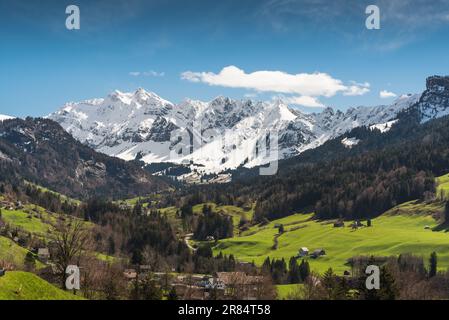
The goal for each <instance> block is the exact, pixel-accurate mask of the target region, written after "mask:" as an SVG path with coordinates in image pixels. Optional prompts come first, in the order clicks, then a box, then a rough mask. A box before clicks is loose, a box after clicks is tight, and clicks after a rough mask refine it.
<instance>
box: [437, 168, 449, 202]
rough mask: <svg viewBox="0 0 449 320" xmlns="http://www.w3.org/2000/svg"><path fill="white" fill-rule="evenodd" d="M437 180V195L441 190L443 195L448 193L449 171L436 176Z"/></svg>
mask: <svg viewBox="0 0 449 320" xmlns="http://www.w3.org/2000/svg"><path fill="white" fill-rule="evenodd" d="M436 182H437V196H439V195H440V193H441V192H443V195H444V196H445V197H447V196H448V194H449V173H448V174H445V175H444V176H441V177H438V178H436Z"/></svg>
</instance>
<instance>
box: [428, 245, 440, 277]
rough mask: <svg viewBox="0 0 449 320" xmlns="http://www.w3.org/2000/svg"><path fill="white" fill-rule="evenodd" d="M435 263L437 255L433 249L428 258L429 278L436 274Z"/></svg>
mask: <svg viewBox="0 0 449 320" xmlns="http://www.w3.org/2000/svg"><path fill="white" fill-rule="evenodd" d="M437 263H438V257H437V254H436V252H435V251H434V252H432V253H431V254H430V259H429V278H432V277H435V276H436V274H437Z"/></svg>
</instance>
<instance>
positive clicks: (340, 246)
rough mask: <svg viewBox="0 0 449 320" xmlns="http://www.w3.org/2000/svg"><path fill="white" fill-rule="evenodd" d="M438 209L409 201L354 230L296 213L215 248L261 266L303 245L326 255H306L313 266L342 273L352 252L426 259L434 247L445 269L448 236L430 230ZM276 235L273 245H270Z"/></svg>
mask: <svg viewBox="0 0 449 320" xmlns="http://www.w3.org/2000/svg"><path fill="white" fill-rule="evenodd" d="M442 210H443V204H442V203H433V204H425V203H420V202H418V201H412V202H407V203H404V204H402V205H399V206H397V207H395V208H393V209H391V210H389V211H388V212H386V213H385V214H383V215H381V216H379V217H377V218H375V219H373V220H372V226H371V227H366V226H365V227H361V228H358V229H352V228H351V227H349V225H350V224H351V222H350V221H346V222H345V227H342V228H334V226H333V224H332V223H331V222H329V221H317V220H313V219H312V216H313V215H312V214H295V215H292V216H289V217H286V218H283V219H279V220H275V221H272V222H270V223H269V224H268V225H266V226H262V227H261V226H255V227H252V228H251V229H250V230H248V231H247V232H245V233H244V234H242V235H241V236H240V237H234V238H231V239H224V240H221V241H219V242H218V244H217V245H216V246H215V247H214V252H215V253H216V254H218V253H219V252H220V251H222V252H223V253H226V254H233V255H234V256H235V257H237V258H238V259H240V260H242V261H248V262H251V261H254V262H255V263H256V264H258V265H261V264H262V263H263V261H264V260H265V258H266V257H271V258H278V259H279V258H284V259H286V260H288V259H289V258H290V257H292V256H296V255H297V254H298V250H299V249H300V248H301V247H307V248H308V249H309V250H310V251H311V252H312V251H313V250H315V249H318V248H321V249H324V250H325V251H326V255H325V256H321V257H319V258H317V259H312V258H306V259H308V261H309V263H310V266H311V269H312V270H313V271H315V272H319V273H322V272H324V271H325V270H327V269H328V268H329V267H332V268H333V269H334V270H335V271H336V272H338V273H342V272H343V271H345V270H348V269H349V267H348V266H347V265H345V264H346V262H347V259H349V258H351V257H353V256H358V255H365V256H367V255H376V256H391V255H399V254H401V253H413V254H415V255H420V256H423V257H424V258H425V261H427V259H428V256H429V255H430V253H431V252H432V251H436V252H437V254H438V258H439V265H438V266H439V269H441V270H442V269H446V268H448V267H449V234H448V233H446V232H445V231H434V230H432V229H434V228H436V227H437V226H438V224H439V223H438V221H437V220H436V219H435V217H436V216H438V215H439V213H440V212H441V211H442ZM363 223H364V224H365V225H366V222H363ZM277 224H283V225H284V229H285V232H284V233H283V234H281V235H278V229H277V228H276V227H275V225H277ZM276 237H277V241H278V244H277V247H276V246H274V243H275V238H276Z"/></svg>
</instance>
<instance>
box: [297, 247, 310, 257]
mask: <svg viewBox="0 0 449 320" xmlns="http://www.w3.org/2000/svg"><path fill="white" fill-rule="evenodd" d="M298 255H299V256H300V257H305V256H307V255H309V249H308V248H306V247H302V248H301V249H299V252H298Z"/></svg>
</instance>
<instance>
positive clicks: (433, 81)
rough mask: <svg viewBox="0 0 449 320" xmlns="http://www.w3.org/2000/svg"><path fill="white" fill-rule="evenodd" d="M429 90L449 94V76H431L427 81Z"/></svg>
mask: <svg viewBox="0 0 449 320" xmlns="http://www.w3.org/2000/svg"><path fill="white" fill-rule="evenodd" d="M426 87H427V90H429V91H432V92H438V93H443V92H445V93H449V76H431V77H428V78H427V79H426Z"/></svg>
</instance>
